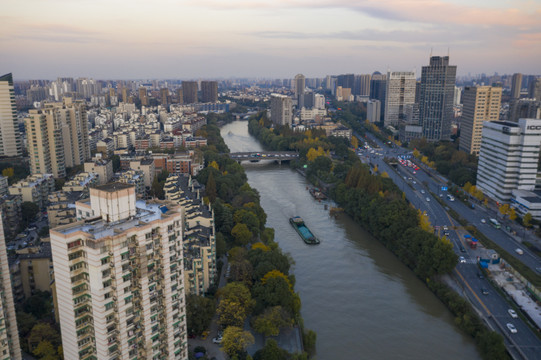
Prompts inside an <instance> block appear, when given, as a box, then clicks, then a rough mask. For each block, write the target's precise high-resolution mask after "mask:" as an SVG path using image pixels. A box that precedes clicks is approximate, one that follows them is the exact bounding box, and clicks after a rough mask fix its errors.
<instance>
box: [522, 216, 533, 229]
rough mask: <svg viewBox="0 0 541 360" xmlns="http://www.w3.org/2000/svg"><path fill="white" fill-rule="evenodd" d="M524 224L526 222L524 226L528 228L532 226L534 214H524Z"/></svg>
mask: <svg viewBox="0 0 541 360" xmlns="http://www.w3.org/2000/svg"><path fill="white" fill-rule="evenodd" d="M522 224H524V226H526V227H527V228H530V227H531V226H532V214H530V213H526V215H524V217H523V218H522Z"/></svg>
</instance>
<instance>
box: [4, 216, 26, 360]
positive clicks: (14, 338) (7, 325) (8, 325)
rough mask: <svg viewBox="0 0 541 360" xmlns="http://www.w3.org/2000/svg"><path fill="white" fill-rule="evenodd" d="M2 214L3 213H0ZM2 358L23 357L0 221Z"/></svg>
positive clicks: (17, 358)
mask: <svg viewBox="0 0 541 360" xmlns="http://www.w3.org/2000/svg"><path fill="white" fill-rule="evenodd" d="M0 216H1V215H0ZM0 270H1V271H0V290H1V291H0V324H1V327H2V328H3V329H2V331H0V359H2V360H11V359H16V360H19V359H21V347H20V345H19V332H18V331H17V319H16V318H15V303H14V301H13V292H12V291H11V279H10V276H9V274H10V269H9V264H8V255H7V251H6V241H5V239H4V228H3V226H2V222H1V221H0Z"/></svg>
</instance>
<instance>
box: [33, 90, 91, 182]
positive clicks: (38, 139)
mask: <svg viewBox="0 0 541 360" xmlns="http://www.w3.org/2000/svg"><path fill="white" fill-rule="evenodd" d="M25 125H26V136H27V139H28V140H27V148H28V154H29V156H30V171H31V173H32V174H45V173H51V174H53V175H54V177H55V178H60V177H64V176H65V175H66V168H67V167H73V166H77V165H82V164H84V162H85V161H86V160H89V159H90V144H89V136H88V120H87V114H86V107H85V105H84V103H83V102H81V101H72V100H71V98H64V102H63V103H50V104H45V106H44V107H43V109H41V110H30V111H29V116H28V117H27V118H26V119H25Z"/></svg>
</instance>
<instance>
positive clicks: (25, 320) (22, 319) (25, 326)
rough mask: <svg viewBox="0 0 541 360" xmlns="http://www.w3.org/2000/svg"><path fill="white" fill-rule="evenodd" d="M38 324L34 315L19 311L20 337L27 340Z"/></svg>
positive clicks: (18, 325)
mask: <svg viewBox="0 0 541 360" xmlns="http://www.w3.org/2000/svg"><path fill="white" fill-rule="evenodd" d="M36 323H37V320H36V317H35V316H34V315H32V314H28V313H25V312H23V311H17V328H18V329H19V337H21V338H25V337H26V336H27V335H28V334H29V333H30V331H31V330H32V328H33V327H34V326H35V325H36Z"/></svg>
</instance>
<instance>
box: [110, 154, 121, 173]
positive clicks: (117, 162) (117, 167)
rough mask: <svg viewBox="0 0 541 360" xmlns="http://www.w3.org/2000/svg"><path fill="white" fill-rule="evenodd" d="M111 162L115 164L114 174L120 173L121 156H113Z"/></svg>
mask: <svg viewBox="0 0 541 360" xmlns="http://www.w3.org/2000/svg"><path fill="white" fill-rule="evenodd" d="M111 161H112V162H113V172H118V171H119V170H120V156H119V155H113V156H111Z"/></svg>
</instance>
